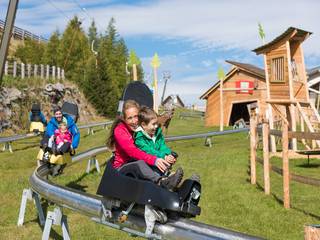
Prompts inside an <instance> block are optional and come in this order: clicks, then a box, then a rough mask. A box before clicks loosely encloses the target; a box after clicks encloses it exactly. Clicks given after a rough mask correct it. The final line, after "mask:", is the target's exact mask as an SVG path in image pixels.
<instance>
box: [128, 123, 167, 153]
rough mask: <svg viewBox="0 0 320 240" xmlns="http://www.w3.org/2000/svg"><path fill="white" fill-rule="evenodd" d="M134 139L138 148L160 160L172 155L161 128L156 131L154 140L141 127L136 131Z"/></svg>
mask: <svg viewBox="0 0 320 240" xmlns="http://www.w3.org/2000/svg"><path fill="white" fill-rule="evenodd" d="M134 138H135V140H134V143H135V144H136V146H137V147H138V148H140V149H141V150H142V151H144V152H146V153H148V154H151V155H154V156H157V157H158V158H164V157H165V156H166V155H169V154H171V150H170V148H168V147H167V146H166V143H165V142H164V137H163V135H162V131H161V128H160V127H159V128H158V129H157V130H156V133H155V135H154V140H153V139H152V138H151V137H150V136H149V135H148V134H147V133H146V132H145V131H144V130H143V129H142V128H141V127H139V128H138V129H137V130H136V132H135V137H134Z"/></svg>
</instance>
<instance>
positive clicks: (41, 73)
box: [40, 64, 44, 78]
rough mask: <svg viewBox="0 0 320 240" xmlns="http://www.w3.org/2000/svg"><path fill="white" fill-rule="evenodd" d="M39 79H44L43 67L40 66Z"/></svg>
mask: <svg viewBox="0 0 320 240" xmlns="http://www.w3.org/2000/svg"><path fill="white" fill-rule="evenodd" d="M40 78H44V66H43V64H40Z"/></svg>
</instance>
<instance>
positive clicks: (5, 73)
mask: <svg viewBox="0 0 320 240" xmlns="http://www.w3.org/2000/svg"><path fill="white" fill-rule="evenodd" d="M4 75H5V76H8V61H6V63H5V65H4Z"/></svg>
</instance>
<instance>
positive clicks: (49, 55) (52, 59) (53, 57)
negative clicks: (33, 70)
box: [43, 30, 60, 66]
mask: <svg viewBox="0 0 320 240" xmlns="http://www.w3.org/2000/svg"><path fill="white" fill-rule="evenodd" d="M59 45H60V34H59V31H58V30H56V31H55V32H54V33H53V34H52V35H51V37H50V39H49V42H48V44H47V46H46V50H45V53H44V57H43V63H45V64H48V65H50V66H59V57H58V52H59Z"/></svg>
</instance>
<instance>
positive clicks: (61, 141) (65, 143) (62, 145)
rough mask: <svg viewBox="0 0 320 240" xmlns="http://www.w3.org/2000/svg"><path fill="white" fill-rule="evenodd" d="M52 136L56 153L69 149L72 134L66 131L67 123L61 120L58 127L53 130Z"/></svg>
mask: <svg viewBox="0 0 320 240" xmlns="http://www.w3.org/2000/svg"><path fill="white" fill-rule="evenodd" d="M54 138H55V143H56V150H57V152H58V153H61V154H63V153H66V152H69V151H70V146H71V143H72V135H71V133H70V132H69V131H68V128H67V124H66V123H65V122H61V123H60V124H59V128H58V129H57V130H55V131H54Z"/></svg>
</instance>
